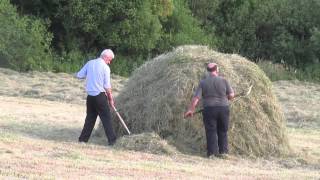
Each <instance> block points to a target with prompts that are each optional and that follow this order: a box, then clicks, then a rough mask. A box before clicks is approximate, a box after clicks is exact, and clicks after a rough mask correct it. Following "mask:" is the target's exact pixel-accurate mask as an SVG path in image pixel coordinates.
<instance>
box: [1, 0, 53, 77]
mask: <svg viewBox="0 0 320 180" xmlns="http://www.w3.org/2000/svg"><path fill="white" fill-rule="evenodd" d="M0 24H1V27H0V60H1V63H0V64H1V65H3V66H7V67H10V68H13V69H16V70H20V71H25V70H35V69H37V70H48V69H49V68H50V62H51V53H50V43H51V38H52V35H51V34H50V33H48V31H47V29H46V26H45V25H44V22H43V21H42V20H39V19H36V18H33V17H28V16H19V15H18V14H17V10H16V8H15V7H14V6H12V5H11V4H10V3H9V1H8V0H2V1H0Z"/></svg>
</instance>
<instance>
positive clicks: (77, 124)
mask: <svg viewBox="0 0 320 180" xmlns="http://www.w3.org/2000/svg"><path fill="white" fill-rule="evenodd" d="M45 74H46V73H45ZM22 75H25V74H22ZM10 76H14V77H16V78H19V79H20V78H21V74H18V73H15V74H11V75H8V74H7V75H5V74H4V75H2V76H0V78H2V79H12V78H13V77H10ZM56 76H59V74H58V75H56ZM62 76H64V75H62ZM34 78H35V79H32V80H31V81H32V82H34V83H37V80H39V78H37V77H34ZM61 79H65V81H69V80H71V79H72V78H71V76H70V75H67V76H66V77H64V78H61ZM2 83H3V81H0V89H1V93H2V95H1V96H0V101H1V103H0V159H1V163H0V179H89V178H90V179H246V180H247V179H320V173H319V172H320V154H319V152H320V147H319V144H320V134H319V132H320V130H319V126H313V127H312V128H311V127H309V126H307V124H306V125H304V126H295V125H292V126H290V128H289V129H288V137H289V140H290V144H291V147H292V149H293V150H294V152H295V156H292V157H287V158H279V159H277V158H272V159H249V158H243V157H237V156H233V158H232V159H228V160H222V159H214V160H210V159H206V158H201V157H197V156H188V155H182V154H176V153H174V154H172V155H161V154H160V155H159V154H150V153H145V152H138V151H136V150H135V151H131V150H126V149H124V148H121V147H120V148H118V147H108V146H105V144H106V142H104V143H103V142H102V141H101V140H100V139H99V140H97V138H96V137H93V138H91V139H90V143H89V144H79V143H76V141H77V137H78V135H79V133H80V131H81V128H82V125H83V119H84V116H85V106H84V104H81V102H79V103H78V102H76V103H74V104H69V103H63V102H56V101H47V100H44V99H33V98H24V97H21V96H25V95H24V94H22V93H21V94H17V95H14V94H11V93H12V92H13V90H14V89H10V88H9V87H8V86H7V87H3V86H2V85H3V84H2ZM11 83H13V81H11ZM20 83H22V84H23V82H20ZM281 84H282V85H283V84H286V86H288V87H291V88H288V89H284V90H282V91H287V90H289V91H290V90H292V89H297V88H298V87H300V83H299V82H281ZM302 84H303V83H302ZM282 85H280V87H281V86H282ZM308 85H310V84H304V87H307V89H308V90H309V91H308V94H316V93H317V89H316V88H314V89H312V88H309V86H308ZM69 86H72V84H69ZM313 86H317V85H315V84H313V85H311V87H313ZM10 87H13V86H10ZM66 88H67V87H66ZM70 89H71V88H70ZM275 89H276V90H277V89H279V86H278V84H277V83H276V84H275ZM83 93H84V92H83ZM276 93H277V91H276ZM283 93H284V94H291V95H290V96H292V97H290V98H289V97H288V99H289V100H291V101H296V99H295V98H294V96H297V97H300V98H304V96H300V95H296V94H293V93H285V92H283ZM277 94H278V93H277ZM10 95H12V96H11V97H9V96H10ZM278 97H279V96H278ZM297 97H296V98H297ZM318 97H319V96H318V95H316V97H315V98H318ZM54 100H57V101H61V100H60V99H54ZM280 100H281V99H280ZM289 100H287V101H280V102H284V103H283V104H284V106H283V109H284V111H286V112H288V113H290V111H288V109H286V108H287V107H288V106H286V105H285V104H287V103H289ZM310 100H311V99H308V101H307V100H305V101H301V103H304V104H301V106H299V107H302V109H303V107H304V106H307V105H308V102H309V101H310ZM71 102H72V101H71ZM291 103H293V102H291ZM314 105H317V104H314ZM286 114H287V113H286ZM318 120H319V119H318ZM290 122H291V123H292V124H293V123H295V122H299V121H296V120H293V121H290ZM309 122H311V121H309ZM101 139H104V138H101ZM151 139H157V136H155V138H151ZM97 142H99V143H103V144H101V145H99V144H97ZM148 143H150V142H146V144H148ZM141 151H144V150H141ZM151 153H154V152H151Z"/></svg>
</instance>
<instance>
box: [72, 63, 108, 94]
mask: <svg viewBox="0 0 320 180" xmlns="http://www.w3.org/2000/svg"><path fill="white" fill-rule="evenodd" d="M77 78H79V79H84V78H86V91H87V93H88V95H90V96H97V95H98V94H100V93H101V92H106V89H109V88H111V81H110V68H109V66H108V65H107V64H106V63H105V62H104V60H103V59H101V58H97V59H93V60H90V61H88V62H87V63H86V64H85V65H84V66H83V67H82V68H81V70H80V71H79V72H78V73H77Z"/></svg>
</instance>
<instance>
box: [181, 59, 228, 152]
mask: <svg viewBox="0 0 320 180" xmlns="http://www.w3.org/2000/svg"><path fill="white" fill-rule="evenodd" d="M207 71H208V72H209V75H208V76H207V77H206V78H204V79H202V80H201V81H200V84H199V86H198V88H197V90H196V91H195V94H194V96H193V98H192V102H191V104H190V106H189V108H188V111H187V112H186V113H185V117H189V116H193V114H194V111H195V107H196V106H197V104H198V102H199V100H200V98H201V97H202V98H203V107H204V109H203V112H202V115H203V122H204V126H205V130H206V137H207V156H208V157H210V156H212V155H214V156H220V157H222V156H225V155H226V154H227V153H228V134H227V132H228V125H229V100H231V99H233V98H234V92H233V89H232V88H231V86H230V84H229V82H228V81H227V80H226V79H224V78H223V77H221V76H219V75H218V72H219V70H218V66H217V64H215V63H209V64H208V65H207Z"/></svg>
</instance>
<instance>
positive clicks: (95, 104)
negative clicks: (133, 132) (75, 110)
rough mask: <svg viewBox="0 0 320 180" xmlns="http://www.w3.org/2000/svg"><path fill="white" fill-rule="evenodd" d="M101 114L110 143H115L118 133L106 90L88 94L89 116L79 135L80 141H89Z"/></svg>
mask: <svg viewBox="0 0 320 180" xmlns="http://www.w3.org/2000/svg"><path fill="white" fill-rule="evenodd" d="M98 115H99V117H100V119H101V122H102V125H103V128H104V131H105V133H106V136H107V138H108V142H109V144H113V143H114V142H115V140H116V135H115V133H114V131H113V128H112V123H111V115H110V109H109V105H108V99H107V96H106V95H105V93H104V92H102V93H100V94H99V95H97V96H90V95H88V96H87V116H86V120H85V123H84V126H83V129H82V132H81V135H80V137H79V141H80V142H88V140H89V138H90V135H91V133H92V130H93V128H94V125H95V123H96V120H97V116H98Z"/></svg>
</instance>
